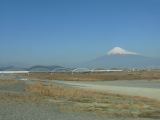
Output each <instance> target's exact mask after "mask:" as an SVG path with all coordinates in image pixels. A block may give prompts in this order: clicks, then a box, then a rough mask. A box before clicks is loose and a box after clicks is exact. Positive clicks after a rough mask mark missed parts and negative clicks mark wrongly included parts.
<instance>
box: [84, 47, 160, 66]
mask: <svg viewBox="0 0 160 120" xmlns="http://www.w3.org/2000/svg"><path fill="white" fill-rule="evenodd" d="M83 67H88V68H150V67H154V68H156V67H160V59H155V58H151V57H145V56H142V55H139V54H138V53H135V52H130V51H128V50H125V49H122V48H120V47H115V48H113V49H112V50H110V51H109V52H108V54H107V55H104V56H102V57H99V58H96V59H94V60H91V61H88V62H86V63H84V64H83Z"/></svg>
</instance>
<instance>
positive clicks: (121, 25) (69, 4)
mask: <svg viewBox="0 0 160 120" xmlns="http://www.w3.org/2000/svg"><path fill="white" fill-rule="evenodd" d="M159 6H160V1H159V0H141V1H139V0H134V1H129V0H121V1H120V0H77V1H75V0H67V1H66V0H54V1H50V0H45V1H43V0H34V1H31V0H27V1H21V0H14V1H12V0H2V1H0V16H1V19H0V65H5V64H16V63H17V64H22V65H40V64H41V65H69V64H75V63H80V62H84V61H88V60H92V59H94V58H97V57H99V56H103V55H107V53H108V52H109V51H110V50H111V49H112V48H113V47H121V48H124V49H126V50H128V51H132V52H135V53H140V54H141V55H144V56H150V57H155V58H160V54H159V51H160V47H159V45H160V34H159V33H160V7H159Z"/></svg>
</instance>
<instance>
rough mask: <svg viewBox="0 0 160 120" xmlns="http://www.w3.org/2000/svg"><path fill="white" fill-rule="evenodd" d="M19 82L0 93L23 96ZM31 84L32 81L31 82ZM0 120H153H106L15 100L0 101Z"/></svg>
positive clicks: (1, 88)
mask: <svg viewBox="0 0 160 120" xmlns="http://www.w3.org/2000/svg"><path fill="white" fill-rule="evenodd" d="M28 82H29V81H21V82H18V83H16V84H10V85H9V84H7V85H0V92H6V93H7V92H9V93H12V92H13V94H15V93H20V94H23V93H25V92H24V87H25V84H26V83H27V84H28ZM32 82H33V81H32ZM29 83H30V82H29ZM0 120H154V119H147V118H135V119H134V118H108V117H107V116H100V115H96V114H93V113H87V112H74V111H65V110H61V109H60V108H59V106H58V104H57V103H55V102H53V101H51V102H49V101H41V102H32V101H28V102H26V101H25V102H24V101H18V100H16V99H14V98H13V99H10V98H8V99H7V100H5V99H1V96H0Z"/></svg>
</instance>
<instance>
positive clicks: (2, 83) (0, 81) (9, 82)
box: [0, 80, 21, 85]
mask: <svg viewBox="0 0 160 120" xmlns="http://www.w3.org/2000/svg"><path fill="white" fill-rule="evenodd" d="M19 82H21V81H18V80H0V85H10V84H17V83H19Z"/></svg>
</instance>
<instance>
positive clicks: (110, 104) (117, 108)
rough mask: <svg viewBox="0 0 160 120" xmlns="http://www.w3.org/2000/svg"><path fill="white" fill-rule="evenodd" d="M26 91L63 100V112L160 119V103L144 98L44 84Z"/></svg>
mask: <svg viewBox="0 0 160 120" xmlns="http://www.w3.org/2000/svg"><path fill="white" fill-rule="evenodd" d="M26 91H27V92H29V93H34V94H38V95H41V96H49V97H51V98H56V99H58V100H60V99H63V100H64V102H62V103H61V104H60V109H61V110H63V111H65V110H66V111H68V110H73V111H86V112H93V113H96V114H103V115H107V116H111V117H113V116H114V117H115V116H117V117H149V118H154V117H155V118H156V117H158V118H160V116H158V115H159V113H160V102H159V101H155V100H151V99H147V98H144V97H131V96H127V95H117V94H111V93H102V92H95V91H87V90H83V89H77V88H68V87H64V86H61V85H49V86H46V85H44V84H43V83H36V84H33V85H30V86H28V87H27V88H26ZM146 113H147V114H146Z"/></svg>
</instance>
